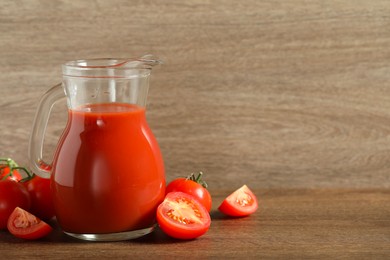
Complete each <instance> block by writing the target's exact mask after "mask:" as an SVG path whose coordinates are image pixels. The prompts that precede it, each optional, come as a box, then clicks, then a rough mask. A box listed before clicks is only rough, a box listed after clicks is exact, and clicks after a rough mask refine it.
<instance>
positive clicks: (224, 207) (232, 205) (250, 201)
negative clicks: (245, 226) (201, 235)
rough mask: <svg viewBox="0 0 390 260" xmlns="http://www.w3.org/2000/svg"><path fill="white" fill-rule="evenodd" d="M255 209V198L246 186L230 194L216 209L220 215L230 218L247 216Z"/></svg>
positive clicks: (256, 206)
mask: <svg viewBox="0 0 390 260" xmlns="http://www.w3.org/2000/svg"><path fill="white" fill-rule="evenodd" d="M257 208H258V204H257V198H256V196H255V195H254V194H253V192H252V191H251V190H250V189H249V188H248V186H246V185H244V186H242V187H241V188H239V189H238V190H236V191H235V192H233V193H232V194H230V195H229V196H228V197H227V198H226V199H225V200H224V201H223V202H222V204H221V205H220V206H219V207H218V209H219V210H220V211H221V212H222V213H224V214H226V215H229V216H232V217H244V216H248V215H250V214H252V213H254V212H255V211H256V210H257Z"/></svg>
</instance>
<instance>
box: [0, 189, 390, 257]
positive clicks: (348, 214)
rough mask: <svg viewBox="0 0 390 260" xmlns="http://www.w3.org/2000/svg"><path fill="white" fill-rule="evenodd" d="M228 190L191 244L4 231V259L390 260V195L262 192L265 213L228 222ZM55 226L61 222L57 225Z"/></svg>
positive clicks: (218, 194)
mask: <svg viewBox="0 0 390 260" xmlns="http://www.w3.org/2000/svg"><path fill="white" fill-rule="evenodd" d="M227 193H228V191H222V190H221V191H215V192H212V195H213V198H214V201H213V202H214V205H213V210H212V211H211V217H212V224H211V227H210V230H209V231H208V232H207V233H206V234H205V235H204V236H202V237H200V238H198V239H195V240H191V241H179V240H175V239H172V238H169V237H167V236H166V235H165V234H163V233H162V231H161V230H159V229H157V230H155V232H153V233H152V234H150V235H148V236H145V237H143V238H139V239H136V240H130V241H123V242H110V243H103V242H84V241H79V240H76V239H73V238H70V237H67V236H66V235H64V234H63V233H61V231H60V229H59V228H58V227H57V228H55V230H54V231H53V233H52V234H50V235H49V237H47V238H44V239H42V240H39V241H23V240H20V239H18V238H14V237H12V235H10V234H9V233H7V232H6V231H2V232H0V241H1V243H0V255H1V258H2V259H78V258H90V259H103V258H115V259H118V258H125V259H155V258H162V259H173V258H176V257H182V258H184V259H194V258H196V259H205V258H213V259H229V258H239V259H241V258H246V259H264V258H282V259H283V258H295V259H345V258H347V259H388V257H389V256H390V207H389V204H390V191H389V190H383V189H382V190H381V189H369V190H363V189H362V190H356V189H352V190H351V189H267V190H256V191H255V193H256V194H257V196H258V197H259V201H260V208H259V210H258V211H257V212H256V213H255V214H253V215H251V216H249V217H246V218H229V217H226V216H224V215H223V214H222V213H220V212H218V211H217V210H216V208H217V206H218V205H219V203H221V201H222V199H223V197H224V196H225V195H226V194H227ZM51 224H54V225H55V222H53V223H51Z"/></svg>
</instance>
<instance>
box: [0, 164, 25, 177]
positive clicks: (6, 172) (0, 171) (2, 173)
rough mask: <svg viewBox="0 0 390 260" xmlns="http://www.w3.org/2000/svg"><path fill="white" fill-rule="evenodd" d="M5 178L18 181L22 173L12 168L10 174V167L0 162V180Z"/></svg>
mask: <svg viewBox="0 0 390 260" xmlns="http://www.w3.org/2000/svg"><path fill="white" fill-rule="evenodd" d="M3 178H5V179H6V180H13V181H20V180H21V179H22V175H21V174H20V172H19V171H18V170H13V171H12V173H11V174H10V167H9V166H7V165H5V164H0V180H2V179H3Z"/></svg>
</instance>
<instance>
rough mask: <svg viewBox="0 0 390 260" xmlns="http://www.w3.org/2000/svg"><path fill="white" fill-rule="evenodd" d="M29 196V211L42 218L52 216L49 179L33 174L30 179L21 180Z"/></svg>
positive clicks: (45, 218)
mask: <svg viewBox="0 0 390 260" xmlns="http://www.w3.org/2000/svg"><path fill="white" fill-rule="evenodd" d="M23 185H24V186H25V187H26V189H27V191H28V192H29V194H30V198H31V209H30V212H31V213H32V214H34V215H35V216H37V217H38V218H40V219H43V220H50V219H51V218H53V217H54V214H55V213H54V203H53V199H52V196H51V190H50V179H46V178H42V177H39V176H38V175H33V177H32V178H31V179H30V180H27V181H26V182H23Z"/></svg>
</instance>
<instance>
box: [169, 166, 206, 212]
mask: <svg viewBox="0 0 390 260" xmlns="http://www.w3.org/2000/svg"><path fill="white" fill-rule="evenodd" d="M201 176H202V173H199V175H198V177H195V176H194V175H193V174H192V175H191V176H189V177H188V178H178V179H175V180H173V181H172V182H170V183H169V184H168V186H167V187H166V191H165V192H166V194H168V193H169V192H175V191H180V192H184V193H187V194H189V195H192V196H193V197H194V198H195V199H197V200H198V201H199V202H200V203H201V204H202V205H203V206H204V207H205V208H206V210H207V211H208V212H210V210H211V203H212V200H211V195H210V193H209V191H208V190H207V189H206V188H205V187H204V186H203V185H205V183H204V182H203V181H201V180H200V179H201Z"/></svg>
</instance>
